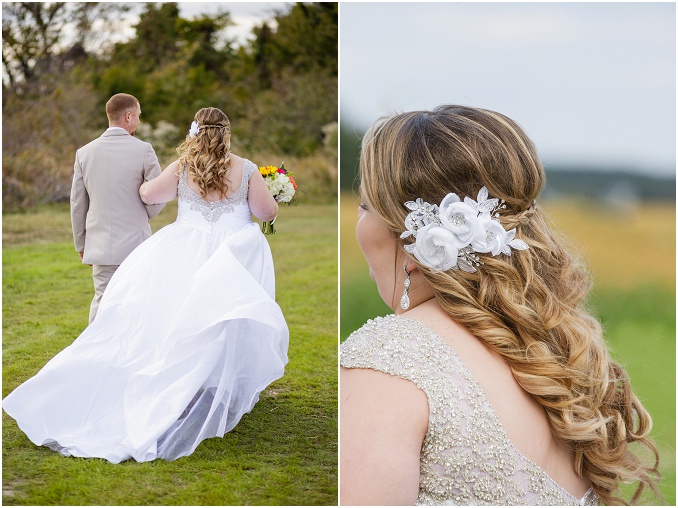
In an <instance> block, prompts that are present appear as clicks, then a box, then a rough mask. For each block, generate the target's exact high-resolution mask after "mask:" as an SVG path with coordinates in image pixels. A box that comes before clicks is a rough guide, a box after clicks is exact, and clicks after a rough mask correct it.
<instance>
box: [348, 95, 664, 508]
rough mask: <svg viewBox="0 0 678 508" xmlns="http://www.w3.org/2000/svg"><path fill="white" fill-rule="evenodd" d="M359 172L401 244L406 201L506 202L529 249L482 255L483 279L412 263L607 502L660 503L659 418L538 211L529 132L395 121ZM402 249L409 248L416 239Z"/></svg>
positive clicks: (470, 117)
mask: <svg viewBox="0 0 678 508" xmlns="http://www.w3.org/2000/svg"><path fill="white" fill-rule="evenodd" d="M360 171H361V185H362V189H363V192H364V193H365V195H366V198H367V201H368V202H369V203H370V204H371V208H372V210H374V211H376V212H377V213H378V214H379V216H380V217H381V218H382V219H383V220H384V221H385V222H386V224H387V225H388V227H389V228H390V229H391V231H392V233H393V234H394V235H395V236H396V237H399V235H400V233H401V232H402V231H404V229H405V228H404V221H405V217H406V216H407V213H408V212H409V210H408V209H407V208H406V207H405V206H404V203H405V202H406V201H411V200H414V199H415V198H422V199H423V200H424V201H427V202H429V203H440V202H441V200H442V199H443V197H444V196H445V195H446V194H448V193H450V192H454V193H456V194H457V195H459V196H460V197H462V198H463V197H464V196H470V197H472V198H474V199H475V197H476V195H477V193H478V191H479V189H480V188H481V187H482V186H485V187H487V189H488V191H489V194H490V196H492V197H495V198H499V199H503V200H504V201H505V202H506V207H507V208H506V209H505V210H503V211H502V214H501V217H500V221H501V223H502V224H503V225H504V227H505V228H506V229H509V228H513V227H516V228H517V234H516V237H517V238H520V239H522V240H524V241H525V242H526V243H527V244H528V245H529V249H528V250H525V251H521V252H515V253H513V254H512V255H511V256H505V255H500V256H496V257H492V256H484V255H481V260H482V261H483V263H484V264H483V265H482V266H481V267H480V268H479V270H478V272H476V273H473V274H470V273H466V272H463V271H452V270H450V271H447V272H434V271H432V270H430V269H428V268H427V267H426V266H423V265H421V264H420V263H419V262H418V261H417V260H416V259H414V262H415V263H417V266H418V268H419V270H420V271H421V272H422V273H423V275H424V277H425V278H426V279H427V281H428V283H429V284H430V285H431V287H432V288H433V289H434V291H435V296H436V299H437V301H438V302H439V303H440V305H441V306H442V307H443V308H444V309H445V311H446V312H447V313H448V314H449V315H450V316H452V317H453V318H454V320H455V321H456V322H458V323H459V324H461V325H462V326H464V327H465V328H466V329H467V330H469V331H470V332H471V333H472V334H473V335H474V336H476V337H478V338H479V339H481V340H482V341H483V342H484V343H485V344H486V345H487V346H489V347H490V348H491V349H492V350H493V351H495V352H497V353H499V354H500V355H501V356H502V357H503V358H504V360H505V361H506V362H507V363H508V364H509V365H510V367H511V370H512V372H513V375H514V376H515V378H516V380H517V382H518V383H519V384H520V386H521V387H522V388H523V389H524V390H526V391H527V392H528V393H530V394H532V396H533V397H534V398H535V399H536V400H537V402H539V404H540V405H541V406H542V408H543V409H544V411H545V413H546V416H547V418H548V421H549V423H550V427H551V429H552V432H553V434H554V436H555V437H556V439H557V440H558V441H559V442H560V443H561V445H562V446H565V447H568V448H569V449H572V450H574V453H575V468H576V471H577V473H578V474H579V475H580V476H581V477H582V478H585V479H588V480H589V481H590V482H591V484H592V487H593V489H594V490H595V492H596V494H597V495H598V496H599V498H600V500H601V501H603V502H604V503H606V504H617V503H620V504H626V501H624V500H623V499H622V498H621V497H619V492H618V488H619V485H620V483H622V482H624V483H628V482H639V485H638V487H637V489H636V491H635V493H634V495H633V498H632V499H631V502H632V503H633V502H635V501H637V500H638V498H639V497H640V495H641V493H642V492H643V489H644V487H645V486H649V487H651V488H652V489H653V491H654V492H655V494H657V495H659V492H658V489H657V486H656V483H657V480H658V478H659V472H658V469H657V465H658V461H659V458H658V454H657V450H656V448H655V446H654V444H653V443H652V441H650V440H649V439H648V434H649V432H650V429H651V427H652V420H651V418H650V415H649V414H648V412H647V411H646V410H645V408H643V406H642V404H641V403H640V401H639V400H638V398H637V397H636V396H635V395H634V394H633V392H632V391H631V386H630V382H629V378H628V375H627V374H626V372H625V371H624V369H623V368H622V367H621V366H620V365H619V364H617V363H615V362H614V361H612V360H611V359H610V358H609V355H608V351H607V347H606V345H605V342H604V339H603V335H602V330H601V326H600V323H599V322H598V321H597V320H596V319H595V318H594V317H592V316H591V315H590V314H589V312H587V310H586V309H585V308H584V298H585V296H586V295H587V293H588V291H589V289H590V287H591V283H590V280H589V277H588V274H587V272H586V271H585V269H584V268H583V266H582V265H581V264H580V263H578V261H577V260H576V259H575V258H574V257H572V256H571V255H570V254H569V253H568V252H567V251H566V250H565V248H564V246H563V243H564V242H563V241H562V240H559V239H558V238H557V237H556V236H555V235H554V233H553V232H552V231H551V229H550V228H549V226H548V225H547V223H546V220H545V217H544V213H543V212H542V210H541V209H540V208H539V207H537V208H536V209H535V207H534V206H533V200H535V199H536V198H537V196H538V195H539V193H540V192H541V191H542V189H543V187H544V183H545V175H544V170H543V168H542V165H541V163H540V161H539V158H538V156H537V153H536V150H535V147H534V145H533V144H532V142H531V141H530V140H529V139H528V137H527V136H526V134H525V133H524V132H523V130H522V129H521V128H520V127H519V126H518V125H517V124H516V123H515V122H513V121H512V120H510V119H509V118H507V117H505V116H504V115H501V114H499V113H495V112H493V111H488V110H483V109H476V108H470V107H463V106H440V107H438V108H436V109H434V110H433V111H416V112H410V113H403V114H399V115H395V116H392V117H389V118H384V119H381V120H380V121H379V122H377V123H376V124H375V125H374V126H373V127H372V128H371V129H370V131H368V133H367V134H366V135H365V137H364V139H363V145H362V151H361V160H360ZM398 241H399V242H401V247H402V246H403V245H404V244H406V243H410V242H411V239H406V240H398ZM633 442H636V443H639V444H641V445H644V446H646V447H647V448H648V449H649V450H650V451H651V453H652V454H653V456H654V465H653V466H649V465H645V464H643V463H642V461H641V460H640V458H639V457H638V456H636V455H635V454H634V453H632V452H631V451H630V450H629V449H628V445H629V444H630V443H633Z"/></svg>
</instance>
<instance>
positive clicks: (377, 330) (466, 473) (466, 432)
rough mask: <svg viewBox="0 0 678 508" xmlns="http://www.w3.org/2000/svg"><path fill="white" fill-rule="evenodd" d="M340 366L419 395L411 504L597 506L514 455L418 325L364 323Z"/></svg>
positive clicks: (466, 375) (453, 359)
mask: <svg viewBox="0 0 678 508" xmlns="http://www.w3.org/2000/svg"><path fill="white" fill-rule="evenodd" d="M341 365H342V366H343V367H347V368H367V369H374V370H378V371H381V372H385V373H388V374H392V375H394V376H398V377H400V378H403V379H407V380H409V381H412V382H413V383H415V384H416V385H417V387H419V388H420V389H421V390H422V391H423V392H424V393H425V394H426V396H427V398H428V403H429V425H428V431H427V433H426V437H425V438H424V442H423V445H422V449H421V467H420V478H419V496H418V499H417V504H421V505H443V504H447V505H596V504H598V503H597V498H596V496H595V494H594V493H593V491H592V490H589V491H588V492H587V493H586V495H584V497H583V498H581V499H577V498H575V497H574V496H572V495H571V494H569V493H568V492H566V491H565V490H564V489H562V488H561V487H560V486H559V485H558V484H557V483H556V482H555V481H554V480H553V479H551V478H550V477H549V476H548V475H547V474H546V472H544V470H543V469H541V468H540V467H539V466H537V465H535V464H534V463H533V462H531V461H530V460H528V459H527V458H525V457H524V456H523V455H522V454H520V453H519V452H518V451H517V450H516V448H515V447H514V446H513V444H512V443H511V442H510V441H509V439H508V436H507V435H506V432H505V431H504V429H503V427H502V426H501V423H500V422H499V419H498V418H497V416H496V414H495V412H494V410H493V409H492V407H491V406H490V403H489V401H488V399H487V397H486V395H485V393H484V392H483V391H482V389H481V388H480V385H479V384H478V382H477V381H476V380H475V378H473V376H472V375H471V373H470V371H469V370H468V369H467V368H466V367H465V365H464V364H463V363H462V362H461V360H460V359H459V357H458V356H457V355H456V354H455V353H454V351H453V350H452V348H451V346H450V345H449V344H448V343H446V342H444V341H443V340H442V339H441V338H440V337H439V336H438V335H437V334H436V333H435V332H433V331H431V330H429V329H428V328H426V327H425V326H424V325H423V324H421V323H419V322H418V321H413V320H410V319H407V318H402V317H398V316H394V315H391V316H387V317H384V318H377V319H374V320H370V321H368V322H367V323H366V324H365V325H364V326H363V327H362V328H360V329H359V330H357V331H355V332H354V333H353V334H351V336H350V337H349V338H348V339H347V340H346V342H344V343H343V344H342V345H341Z"/></svg>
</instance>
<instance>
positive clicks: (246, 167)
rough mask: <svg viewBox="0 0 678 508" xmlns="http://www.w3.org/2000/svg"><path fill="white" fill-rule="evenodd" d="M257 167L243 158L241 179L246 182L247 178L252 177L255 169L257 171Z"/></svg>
mask: <svg viewBox="0 0 678 508" xmlns="http://www.w3.org/2000/svg"><path fill="white" fill-rule="evenodd" d="M258 170H259V168H258V167H257V165H256V164H255V163H254V162H252V161H250V160H247V159H243V164H242V180H243V182H248V181H249V179H250V178H251V177H252V175H253V174H254V172H255V171H258Z"/></svg>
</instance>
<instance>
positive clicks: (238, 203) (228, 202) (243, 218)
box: [177, 159, 257, 230]
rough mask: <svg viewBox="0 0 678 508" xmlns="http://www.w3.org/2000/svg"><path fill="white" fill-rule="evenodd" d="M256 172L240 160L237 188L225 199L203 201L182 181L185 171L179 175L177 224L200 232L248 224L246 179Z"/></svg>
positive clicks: (249, 219) (250, 215) (249, 216)
mask: <svg viewBox="0 0 678 508" xmlns="http://www.w3.org/2000/svg"><path fill="white" fill-rule="evenodd" d="M255 171H257V165H256V164H254V163H253V162H250V161H248V160H247V159H243V168H242V179H241V182H240V187H238V189H237V190H236V191H235V192H234V193H233V194H231V195H230V196H229V197H227V198H224V199H222V200H220V201H206V200H204V199H203V198H202V197H201V196H200V194H198V193H196V192H195V191H193V190H192V189H191V188H190V187H189V186H188V183H187V181H186V179H187V177H188V171H187V169H184V170H183V171H182V172H181V176H180V177H179V184H178V190H177V194H178V197H179V214H178V216H177V221H178V222H182V223H185V224H189V225H191V226H194V227H198V228H201V229H209V230H214V229H219V230H229V229H237V228H239V227H242V226H244V225H245V224H249V223H251V222H252V214H251V212H250V209H249V205H248V204H247V192H248V190H249V180H250V177H251V176H252V174H253V173H254V172H255Z"/></svg>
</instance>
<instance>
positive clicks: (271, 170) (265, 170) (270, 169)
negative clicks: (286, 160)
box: [259, 166, 278, 176]
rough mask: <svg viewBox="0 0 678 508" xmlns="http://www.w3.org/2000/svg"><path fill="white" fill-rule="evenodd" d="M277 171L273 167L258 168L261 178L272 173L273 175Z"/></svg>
mask: <svg viewBox="0 0 678 508" xmlns="http://www.w3.org/2000/svg"><path fill="white" fill-rule="evenodd" d="M276 171H278V168H276V167H275V166H262V167H260V168H259V173H261V176H268V175H270V174H272V173H275V172H276Z"/></svg>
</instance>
